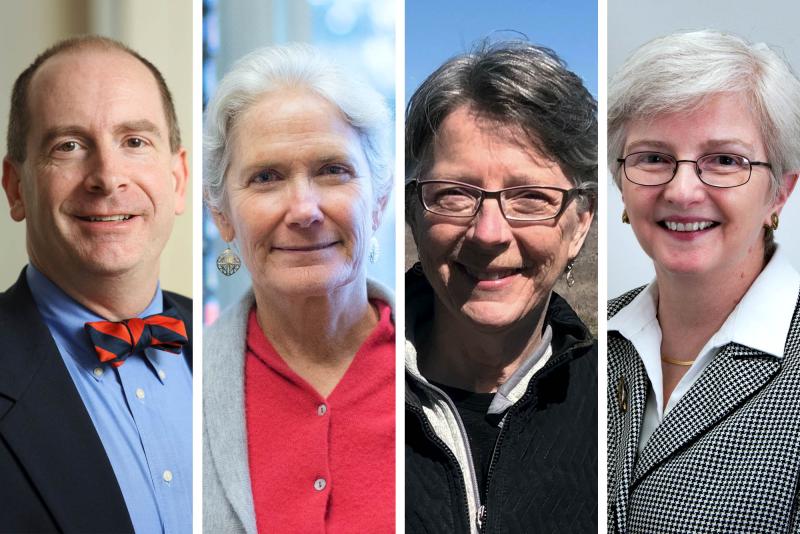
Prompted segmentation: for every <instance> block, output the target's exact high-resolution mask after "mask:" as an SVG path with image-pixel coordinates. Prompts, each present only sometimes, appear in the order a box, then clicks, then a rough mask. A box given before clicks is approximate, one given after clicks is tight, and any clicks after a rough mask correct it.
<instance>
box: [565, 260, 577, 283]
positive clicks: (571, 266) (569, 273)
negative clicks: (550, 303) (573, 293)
mask: <svg viewBox="0 0 800 534" xmlns="http://www.w3.org/2000/svg"><path fill="white" fill-rule="evenodd" d="M574 268H575V260H569V261H568V262H567V274H566V277H565V279H566V281H567V287H572V286H574V285H575V277H574V276H573V275H572V269H574Z"/></svg>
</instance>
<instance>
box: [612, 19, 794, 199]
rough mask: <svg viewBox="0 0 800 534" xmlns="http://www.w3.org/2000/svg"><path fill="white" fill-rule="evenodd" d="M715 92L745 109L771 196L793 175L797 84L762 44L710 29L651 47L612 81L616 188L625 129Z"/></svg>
mask: <svg viewBox="0 0 800 534" xmlns="http://www.w3.org/2000/svg"><path fill="white" fill-rule="evenodd" d="M720 93H740V94H742V95H743V96H744V97H745V98H746V99H747V101H748V102H749V104H750V110H752V112H753V113H754V114H755V118H756V120H757V121H758V122H759V124H760V128H761V137H762V140H763V142H764V146H765V147H766V152H767V154H766V156H767V160H768V161H769V162H770V163H771V164H772V184H771V186H772V191H773V193H775V192H777V190H778V189H779V187H780V184H781V176H782V175H783V174H784V173H786V172H790V171H796V170H800V81H798V79H797V77H796V76H795V74H794V73H793V72H792V70H791V68H790V67H789V64H788V63H787V61H786V60H785V58H783V57H782V56H781V55H780V54H779V53H778V52H777V51H775V50H772V49H770V48H769V47H768V46H767V45H766V44H763V43H757V44H754V43H749V42H747V41H745V40H744V39H742V38H741V37H738V36H736V35H732V34H729V33H723V32H719V31H712V30H703V31H694V32H685V33H674V34H671V35H667V36H665V37H661V38H658V39H655V40H653V41H650V42H649V43H646V44H644V45H642V46H641V47H640V48H639V49H638V50H636V51H635V52H634V53H633V54H632V55H631V56H630V57H629V58H628V59H627V61H625V63H624V64H623V65H622V67H621V68H620V69H619V70H618V71H617V73H616V74H615V75H614V77H613V78H612V79H611V82H610V83H609V88H608V164H609V168H610V170H611V173H612V174H613V176H614V181H615V182H616V184H617V187H620V186H621V184H620V172H619V171H620V165H619V163H617V158H621V157H623V156H624V154H623V150H624V149H625V140H626V137H627V126H628V124H630V123H631V122H632V121H635V120H638V119H647V118H653V117H655V116H658V115H661V114H665V113H675V112H691V111H693V110H695V109H698V108H699V107H700V106H702V105H703V103H704V102H705V101H706V100H707V99H708V98H709V97H711V96H714V95H716V94H720ZM747 111H748V110H745V109H743V110H742V113H746V112H747ZM731 120H736V117H732V118H731Z"/></svg>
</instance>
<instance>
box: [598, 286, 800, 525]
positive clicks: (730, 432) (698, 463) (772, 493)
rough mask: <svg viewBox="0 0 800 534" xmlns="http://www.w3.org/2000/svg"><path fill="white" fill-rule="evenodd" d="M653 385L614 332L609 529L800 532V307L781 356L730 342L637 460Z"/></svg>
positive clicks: (613, 307)
mask: <svg viewBox="0 0 800 534" xmlns="http://www.w3.org/2000/svg"><path fill="white" fill-rule="evenodd" d="M642 289H644V288H639V289H636V290H633V291H631V292H629V293H626V294H624V295H622V296H621V297H619V298H616V299H614V300H611V301H610V302H609V304H608V316H609V318H610V317H613V316H614V315H615V314H616V313H617V312H618V311H619V310H620V309H622V308H623V307H624V306H625V305H627V304H628V303H629V302H630V301H631V300H633V298H634V297H635V296H636V295H637V294H638V293H639V292H640V291H642ZM649 389H650V384H649V380H648V378H647V373H646V372H645V368H644V365H643V364H642V360H641V358H640V357H639V354H638V353H637V352H636V349H635V348H634V347H633V344H631V343H630V342H629V341H628V340H627V339H625V338H624V337H622V336H621V335H620V334H619V333H618V332H613V331H612V332H609V333H608V487H607V490H608V532H619V533H631V534H634V533H659V534H667V533H673V532H674V533H679V532H680V533H687V532H691V533H703V532H718V533H723V532H724V533H745V532H747V533H749V532H753V533H756V532H757V533H768V532H769V533H772V532H793V533H797V532H800V518H798V513H797V508H798V495H799V494H800V485H799V484H800V302H798V305H797V306H795V311H794V316H793V318H792V323H791V327H790V330H789V335H788V337H787V339H786V345H785V354H784V358H783V359H782V360H781V359H778V358H775V357H774V356H772V355H768V354H765V353H763V352H759V351H756V350H752V349H750V348H748V347H745V346H742V345H739V344H736V343H730V344H728V345H726V346H725V347H723V348H722V349H721V351H720V353H719V354H718V355H717V356H716V357H715V358H714V360H713V361H712V362H711V363H710V364H709V365H708V367H707V368H706V369H705V371H704V372H703V373H702V375H701V376H700V377H699V378H698V380H697V382H695V384H694V385H693V386H692V388H691V389H690V390H689V391H688V392H687V393H686V395H685V396H684V397H683V398H682V399H681V400H680V401H679V402H678V404H677V405H676V406H675V407H674V408H673V409H672V410H671V411H670V412H669V413H668V414H667V416H666V417H665V418H664V420H663V421H662V423H661V424H660V425H659V426H658V427H657V428H656V430H655V432H654V433H653V435H652V436H651V437H650V439H649V441H648V442H647V444H646V445H645V447H644V449H643V450H642V451H641V454H639V453H638V443H639V430H640V428H641V425H642V418H643V416H644V411H645V405H646V400H647V394H648V391H649Z"/></svg>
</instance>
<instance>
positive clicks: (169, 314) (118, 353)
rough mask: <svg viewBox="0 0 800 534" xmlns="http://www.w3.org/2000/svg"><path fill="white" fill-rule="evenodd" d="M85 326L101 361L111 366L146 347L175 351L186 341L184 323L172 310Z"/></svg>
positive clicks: (115, 365)
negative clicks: (143, 316) (141, 317)
mask: <svg viewBox="0 0 800 534" xmlns="http://www.w3.org/2000/svg"><path fill="white" fill-rule="evenodd" d="M84 328H85V329H86V332H87V333H88V334H89V337H90V338H91V340H92V343H93V344H94V350H95V351H96V352H97V357H98V358H99V359H100V361H101V362H103V363H106V362H107V363H110V364H111V365H113V366H114V367H119V366H120V365H122V364H123V363H125V360H126V359H128V356H130V355H132V354H135V353H137V352H140V353H141V352H144V349H146V348H147V347H153V348H155V349H159V350H165V351H167V352H174V353H176V354H177V353H179V352H180V351H181V347H182V346H183V345H186V344H187V343H188V342H189V339H188V338H187V337H186V325H184V324H183V321H181V320H180V319H179V318H178V315H177V313H176V312H175V310H173V309H170V310H166V311H165V312H164V313H160V314H156V315H150V316H148V317H145V318H143V319H140V318H138V317H136V318H133V319H125V320H124V321H119V322H114V321H94V322H90V323H86V324H85V325H84Z"/></svg>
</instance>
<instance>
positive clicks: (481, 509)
mask: <svg viewBox="0 0 800 534" xmlns="http://www.w3.org/2000/svg"><path fill="white" fill-rule="evenodd" d="M477 515H478V517H477V520H478V532H481V531H483V520H484V519H485V518H486V505H484V504H482V505H480V506H479V507H478V514H477Z"/></svg>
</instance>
